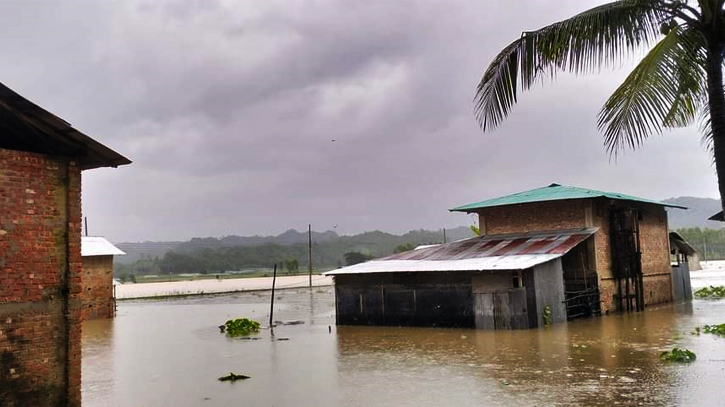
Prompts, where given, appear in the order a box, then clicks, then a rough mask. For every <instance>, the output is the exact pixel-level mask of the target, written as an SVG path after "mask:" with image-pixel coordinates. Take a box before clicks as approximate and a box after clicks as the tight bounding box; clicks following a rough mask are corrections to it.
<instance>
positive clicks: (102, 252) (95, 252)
mask: <svg viewBox="0 0 725 407" xmlns="http://www.w3.org/2000/svg"><path fill="white" fill-rule="evenodd" d="M124 254H126V253H124V252H123V251H122V250H121V249H119V248H118V247H116V246H114V245H113V244H112V243H111V242H109V241H108V240H106V239H105V238H102V237H100V236H81V256H83V257H88V256H122V255H124Z"/></svg>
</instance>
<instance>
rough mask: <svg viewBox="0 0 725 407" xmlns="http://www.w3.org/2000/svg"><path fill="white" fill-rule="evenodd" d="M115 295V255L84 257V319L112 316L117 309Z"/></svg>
mask: <svg viewBox="0 0 725 407" xmlns="http://www.w3.org/2000/svg"><path fill="white" fill-rule="evenodd" d="M113 297H114V296H113V256H86V257H84V258H83V311H82V313H81V314H82V318H83V320H87V319H95V318H112V317H113V316H114V315H115V311H116V303H115V301H114V299H113Z"/></svg>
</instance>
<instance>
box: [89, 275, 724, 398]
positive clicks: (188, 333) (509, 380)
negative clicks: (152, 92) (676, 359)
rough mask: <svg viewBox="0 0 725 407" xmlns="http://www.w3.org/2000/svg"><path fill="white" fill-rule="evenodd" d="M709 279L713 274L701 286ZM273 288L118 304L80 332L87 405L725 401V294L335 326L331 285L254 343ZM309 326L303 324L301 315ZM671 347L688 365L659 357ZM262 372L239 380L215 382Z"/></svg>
mask: <svg viewBox="0 0 725 407" xmlns="http://www.w3.org/2000/svg"><path fill="white" fill-rule="evenodd" d="M703 282H707V281H703ZM269 295H270V293H269V292H258V293H244V294H236V295H228V296H218V297H203V298H202V297H199V298H187V299H171V300H164V301H124V302H119V305H118V316H117V317H116V318H115V319H114V320H99V321H88V322H86V323H85V324H84V326H83V388H82V391H83V405H84V406H85V407H93V406H134V407H136V406H138V407H142V406H149V407H151V406H153V407H156V406H174V407H177V406H241V405H244V406H490V405H493V406H509V405H517V406H529V405H537V406H542V405H593V406H594V405H602V406H610V405H617V404H619V405H682V406H689V405H701V406H711V405H724V404H725V385H724V384H725V338H717V337H714V336H712V335H707V334H702V335H700V336H695V335H691V334H690V332H691V331H692V330H693V329H694V328H695V327H696V326H702V325H704V324H717V323H723V322H725V300H709V301H706V300H694V301H693V302H692V303H689V304H678V305H664V306H660V307H652V308H648V309H647V310H646V311H644V312H641V313H635V314H627V315H625V314H618V315H610V316H605V317H601V318H594V319H588V320H582V321H576V322H573V323H569V324H560V325H558V326H553V327H551V328H549V329H536V330H527V331H475V330H458V329H420V328H394V327H386V328H380V327H335V325H334V297H333V290H332V288H331V287H318V288H313V289H312V291H309V290H307V289H295V290H285V291H279V292H278V293H277V294H276V299H275V311H274V319H275V320H278V321H283V322H297V323H296V324H287V325H282V324H278V325H277V327H276V328H274V329H273V330H270V329H264V330H263V331H261V332H260V333H259V334H258V335H256V336H255V339H254V340H252V339H230V338H227V337H225V336H224V335H223V334H220V332H219V329H218V328H217V326H218V325H220V324H222V323H223V322H224V321H225V320H227V319H229V318H232V317H253V318H255V319H257V320H258V321H259V322H262V323H263V325H265V326H266V325H267V324H268V319H269ZM299 321H302V323H299ZM673 346H678V347H681V348H687V349H690V350H692V351H694V352H695V353H696V354H697V360H696V361H695V362H694V363H692V364H690V365H672V364H666V363H663V362H662V361H660V360H659V358H658V354H659V352H660V351H662V350H666V349H671V348H672V347H673ZM229 372H235V373H238V374H245V375H248V376H251V378H250V379H248V380H245V381H238V382H236V383H233V384H231V383H228V382H220V381H218V380H217V378H218V377H220V376H223V375H226V374H228V373H229Z"/></svg>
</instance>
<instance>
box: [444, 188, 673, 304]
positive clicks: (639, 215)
mask: <svg viewBox="0 0 725 407" xmlns="http://www.w3.org/2000/svg"><path fill="white" fill-rule="evenodd" d="M666 207H676V208H681V209H686V208H683V207H680V206H677V205H672V204H666V203H663V202H657V201H652V200H648V199H643V198H637V197H633V196H629V195H624V194H619V193H611V192H603V191H596V190H591V189H584V188H576V187H568V186H562V185H558V184H551V185H549V186H548V187H544V188H538V189H534V190H531V191H525V192H521V193H517V194H513V195H508V196H505V197H501V198H494V199H490V200H487V201H483V202H477V203H473V204H468V205H464V206H461V207H458V208H453V209H451V211H456V212H466V213H475V214H477V215H478V219H479V228H480V230H481V234H482V235H488V234H505V233H520V232H527V231H534V230H562V229H577V228H598V230H597V232H596V233H595V234H594V236H592V238H590V239H588V240H587V242H586V245H582V246H581V248H580V250H579V251H578V252H572V253H571V254H569V255H568V256H565V257H564V258H563V262H564V270H565V272H566V270H567V269H568V270H571V272H570V273H571V275H572V278H571V282H570V286H569V287H567V290H566V291H569V292H572V291H578V287H577V285H578V281H580V280H583V279H584V278H588V279H589V282H591V281H595V282H596V283H597V286H598V292H599V301H600V303H601V310H602V311H603V312H609V311H615V310H642V309H644V307H645V306H647V305H652V304H659V303H663V302H670V301H672V300H673V289H672V269H671V268H670V243H669V230H668V224H667V212H666V210H665V208H666ZM567 263H568V264H567ZM577 275H579V277H578V278H577V277H576V276H577ZM565 277H566V276H565Z"/></svg>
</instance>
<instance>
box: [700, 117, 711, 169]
mask: <svg viewBox="0 0 725 407" xmlns="http://www.w3.org/2000/svg"><path fill="white" fill-rule="evenodd" d="M710 123H711V121H710V110H709V109H707V108H703V109H701V110H700V119H699V123H698V127H700V133H702V136H701V138H700V144H702V146H703V147H704V148H705V150H707V152H708V153H710V164H712V165H713V166H714V165H715V144H714V143H713V140H712V126H711V125H710Z"/></svg>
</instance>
